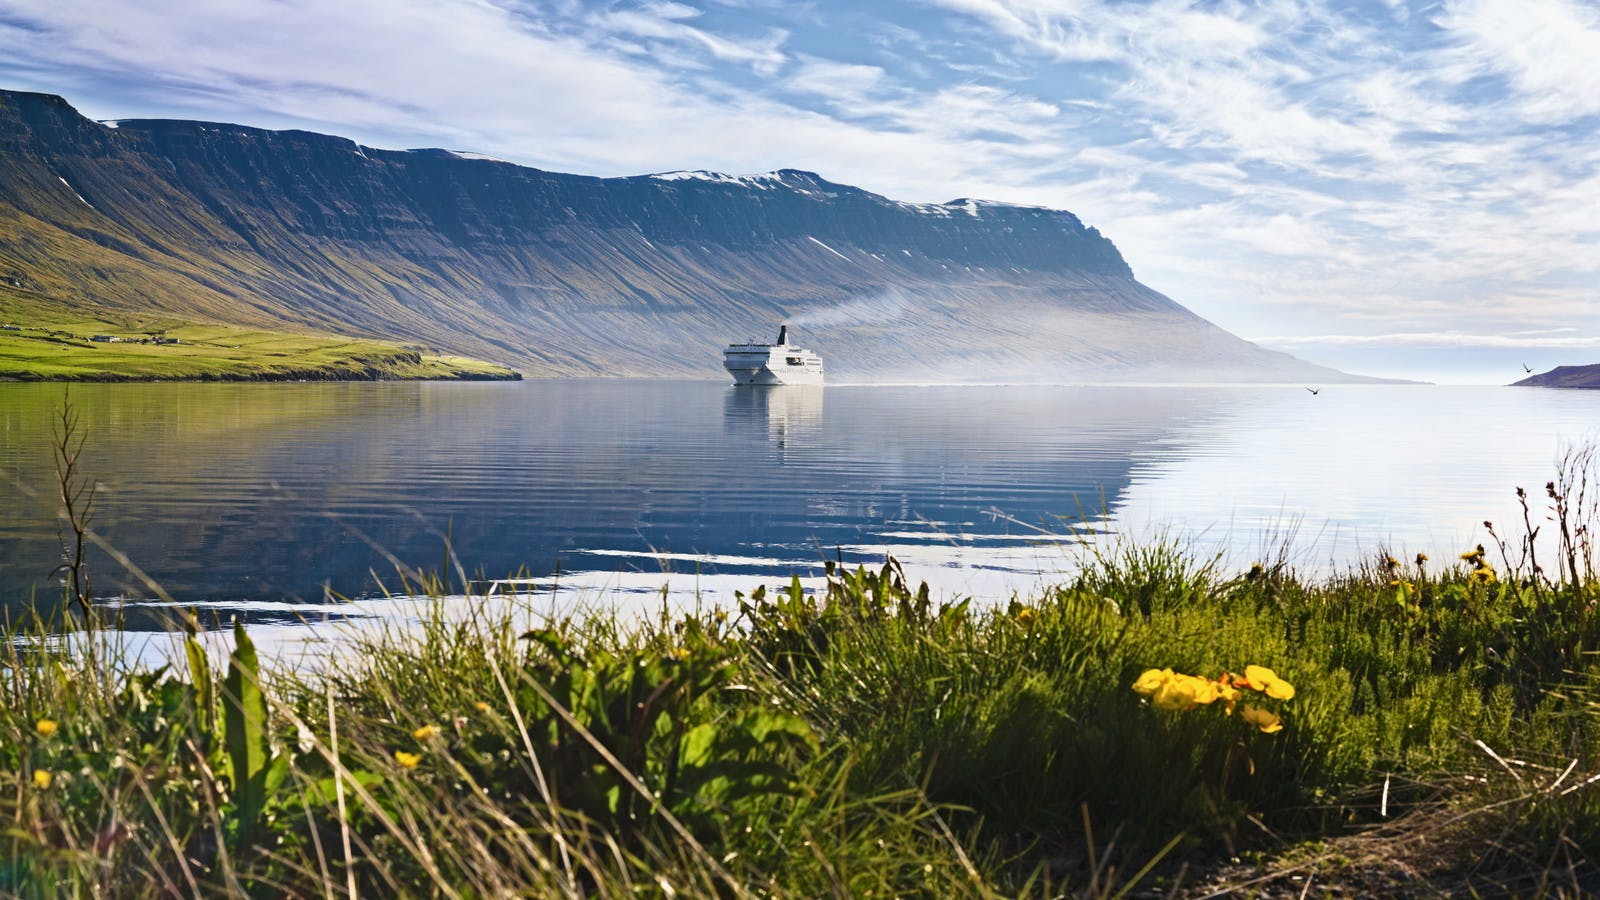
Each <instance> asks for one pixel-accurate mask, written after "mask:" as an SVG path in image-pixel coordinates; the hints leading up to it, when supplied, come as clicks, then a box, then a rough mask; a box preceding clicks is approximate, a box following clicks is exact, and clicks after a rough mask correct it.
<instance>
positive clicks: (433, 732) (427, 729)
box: [411, 725, 439, 741]
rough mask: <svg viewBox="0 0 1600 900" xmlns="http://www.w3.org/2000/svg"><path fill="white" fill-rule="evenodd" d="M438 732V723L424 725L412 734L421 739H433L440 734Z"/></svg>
mask: <svg viewBox="0 0 1600 900" xmlns="http://www.w3.org/2000/svg"><path fill="white" fill-rule="evenodd" d="M438 734H439V726H437V725H424V726H422V727H421V728H418V729H417V730H416V731H413V732H411V736H412V737H414V738H416V739H417V740H419V741H426V740H431V739H432V738H434V737H436V736H438Z"/></svg>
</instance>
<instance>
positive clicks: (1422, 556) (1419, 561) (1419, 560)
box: [1417, 553, 1428, 566]
mask: <svg viewBox="0 0 1600 900" xmlns="http://www.w3.org/2000/svg"><path fill="white" fill-rule="evenodd" d="M1427 561H1428V554H1426V553H1418V554H1417V565H1419V566H1420V565H1422V564H1423V563H1425V562H1427Z"/></svg>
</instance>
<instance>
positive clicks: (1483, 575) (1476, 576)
mask: <svg viewBox="0 0 1600 900" xmlns="http://www.w3.org/2000/svg"><path fill="white" fill-rule="evenodd" d="M1472 580H1473V581H1475V582H1477V583H1478V584H1494V583H1495V582H1496V581H1498V580H1499V579H1498V578H1497V577H1496V576H1495V574H1494V569H1492V568H1490V567H1489V566H1488V564H1486V563H1483V562H1479V563H1478V567H1477V568H1476V569H1473V570H1472Z"/></svg>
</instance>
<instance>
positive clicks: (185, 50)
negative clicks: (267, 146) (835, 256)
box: [0, 0, 1600, 383]
mask: <svg viewBox="0 0 1600 900" xmlns="http://www.w3.org/2000/svg"><path fill="white" fill-rule="evenodd" d="M0 87H4V88H10V89H18V90H38V91H47V92H50V93H56V94H61V95H63V96H65V97H67V99H68V100H69V101H71V102H72V103H73V105H74V106H76V107H77V108H78V109H79V110H80V111H81V112H83V113H84V114H85V115H88V116H90V117H91V118H96V119H115V118H148V117H178V118H192V119H205V120H212V121H226V122H238V123H241V124H247V125H255V126H259V127H266V128H305V129H310V130H314V131H321V132H326V133H331V134H339V135H343V136H346V137H351V138H354V139H355V140H357V141H359V142H361V143H363V144H366V145H368V146H374V147H386V148H409V147H445V148H448V149H456V150H468V151H475V152H480V153H485V154H489V155H493V156H496V157H499V158H502V159H507V160H510V161H513V162H518V163H523V164H526V165H531V166H537V167H540V168H544V169H551V170H556V171H563V172H575V173H581V174H591V175H601V176H614V175H634V174H641V173H647V172H662V171H672V170H678V169H708V170H713V171H721V172H729V173H735V174H746V173H756V172H766V171H771V170H773V169H778V168H799V169H808V170H811V171H815V172H818V173H820V174H821V175H823V176H824V177H826V178H828V179H830V180H832V181H836V182H842V183H846V184H853V185H857V186H860V187H863V188H866V189H867V190H871V191H875V192H877V193H880V194H884V195H886V196H888V197H891V198H894V199H897V200H907V201H916V202H943V201H946V200H951V199H955V198H958V197H976V198H982V199H989V200H997V201H1005V202H1015V203H1025V204H1033V205H1044V206H1050V207H1054V208H1058V209H1066V210H1070V211H1072V212H1073V213H1075V214H1077V215H1078V216H1079V217H1080V218H1082V219H1083V220H1084V221H1085V222H1086V223H1087V224H1090V225H1093V226H1095V227H1097V228H1099V229H1100V230H1101V232H1102V233H1104V234H1105V235H1106V236H1107V237H1109V238H1111V239H1112V240H1113V241H1114V242H1115V243H1116V245H1117V247H1118V248H1119V249H1120V250H1121V251H1122V253H1123V255H1124V257H1126V258H1127V260H1128V262H1129V264H1130V265H1131V266H1132V267H1133V270H1134V273H1135V275H1136V276H1137V277H1138V278H1139V280H1140V281H1142V282H1144V283H1145V284H1147V285H1149V286H1151V287H1153V288H1155V289H1156V290H1159V291H1161V292H1163V293H1165V294H1167V295H1168V296H1170V297H1172V298H1173V299H1174V300H1176V301H1178V302H1179V303H1181V304H1183V305H1185V306H1187V307H1188V308H1190V309H1192V310H1194V311H1195V312H1197V313H1199V314H1200V315H1202V316H1205V317H1206V318H1208V319H1210V320H1211V321H1213V322H1216V323H1217V324H1218V325H1221V326H1222V327H1224V328H1226V329H1228V330H1230V331H1232V332H1234V333H1235V334H1238V335H1240V336H1242V337H1245V338H1248V339H1251V340H1254V341H1257V342H1259V343H1262V344H1264V345H1266V346H1269V347H1273V348H1276V349H1282V350H1287V351H1289V352H1292V353H1295V354H1296V355H1298V356H1301V357H1303V358H1306V359H1310V360H1312V361H1315V362H1320V363H1324V364H1328V365H1333V366H1337V367H1339V368H1343V369H1346V370H1347V371H1354V372H1361V373H1365V374H1377V375H1386V376H1392V377H1407V378H1418V379H1424V380H1429V381H1438V382H1447V383H1449V382H1453V383H1505V382H1508V381H1511V380H1514V379H1515V378H1520V377H1522V375H1523V369H1524V366H1529V367H1532V368H1533V369H1534V370H1535V371H1543V370H1544V369H1548V368H1550V367H1552V366H1555V365H1561V364H1586V363H1594V362H1600V252H1597V250H1600V0H1444V2H1407V0H1370V2H1340V3H1317V2H1308V0H1256V2H1168V0H1155V2H1107V0H1098V2H1096V0H885V2H866V0H801V2H777V0H645V2H638V0H620V2H564V0H554V2H535V0H338V2H327V0H206V2H203V3H194V2H192V0H184V2H181V3H180V2H172V0H142V2H139V3H128V2H127V0H0Z"/></svg>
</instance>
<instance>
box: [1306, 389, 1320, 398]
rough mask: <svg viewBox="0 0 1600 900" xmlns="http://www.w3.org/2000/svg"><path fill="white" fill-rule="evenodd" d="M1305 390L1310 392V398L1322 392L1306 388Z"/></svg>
mask: <svg viewBox="0 0 1600 900" xmlns="http://www.w3.org/2000/svg"><path fill="white" fill-rule="evenodd" d="M1306 390H1308V391H1310V392H1311V396H1313V397H1315V396H1316V395H1318V394H1320V393H1322V391H1320V390H1318V389H1316V388H1309V387H1308V388H1306Z"/></svg>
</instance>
